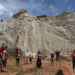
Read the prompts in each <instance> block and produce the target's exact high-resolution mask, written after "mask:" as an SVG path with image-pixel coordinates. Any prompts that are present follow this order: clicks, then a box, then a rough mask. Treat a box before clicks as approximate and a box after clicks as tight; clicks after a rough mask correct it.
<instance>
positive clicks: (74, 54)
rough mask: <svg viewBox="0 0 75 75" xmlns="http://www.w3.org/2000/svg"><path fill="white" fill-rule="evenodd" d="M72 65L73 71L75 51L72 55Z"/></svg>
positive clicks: (74, 67)
mask: <svg viewBox="0 0 75 75" xmlns="http://www.w3.org/2000/svg"><path fill="white" fill-rule="evenodd" d="M72 65H73V71H74V69H75V50H74V51H73V53H72Z"/></svg>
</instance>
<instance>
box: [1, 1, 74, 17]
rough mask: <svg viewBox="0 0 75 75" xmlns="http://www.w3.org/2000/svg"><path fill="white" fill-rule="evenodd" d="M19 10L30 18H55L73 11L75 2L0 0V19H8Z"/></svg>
mask: <svg viewBox="0 0 75 75" xmlns="http://www.w3.org/2000/svg"><path fill="white" fill-rule="evenodd" d="M21 9H25V10H27V12H28V13H29V14H30V15H32V16H41V15H46V16H57V15H60V14H61V13H63V12H65V11H70V12H71V11H72V12H74V11H75V0H0V17H1V18H2V17H4V18H7V17H10V16H12V15H13V14H15V13H17V12H19V11H20V10H21Z"/></svg>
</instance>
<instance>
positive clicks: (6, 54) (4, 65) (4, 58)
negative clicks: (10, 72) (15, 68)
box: [2, 46, 8, 71]
mask: <svg viewBox="0 0 75 75" xmlns="http://www.w3.org/2000/svg"><path fill="white" fill-rule="evenodd" d="M7 59H8V52H7V46H6V47H5V48H4V51H3V55H2V60H3V69H4V71H7V70H6V66H7Z"/></svg>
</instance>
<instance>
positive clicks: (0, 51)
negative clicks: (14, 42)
mask: <svg viewBox="0 0 75 75" xmlns="http://www.w3.org/2000/svg"><path fill="white" fill-rule="evenodd" d="M3 51H4V43H3V44H2V46H1V48H0V71H1V72H4V70H3Z"/></svg>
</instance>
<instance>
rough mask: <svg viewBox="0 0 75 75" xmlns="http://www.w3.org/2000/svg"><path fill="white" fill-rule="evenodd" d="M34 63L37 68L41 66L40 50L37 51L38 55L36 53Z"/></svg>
mask: <svg viewBox="0 0 75 75" xmlns="http://www.w3.org/2000/svg"><path fill="white" fill-rule="evenodd" d="M36 65H37V68H41V67H42V56H41V52H40V51H39V52H38V55H37V61H36Z"/></svg>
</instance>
